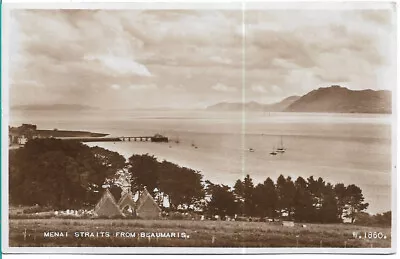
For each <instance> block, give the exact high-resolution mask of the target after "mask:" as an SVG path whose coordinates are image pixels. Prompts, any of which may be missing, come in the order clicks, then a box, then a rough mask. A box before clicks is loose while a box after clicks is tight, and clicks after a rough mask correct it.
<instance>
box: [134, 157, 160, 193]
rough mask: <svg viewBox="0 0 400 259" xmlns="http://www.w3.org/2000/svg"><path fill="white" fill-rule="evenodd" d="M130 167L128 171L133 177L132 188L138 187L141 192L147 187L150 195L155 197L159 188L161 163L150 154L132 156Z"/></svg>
mask: <svg viewBox="0 0 400 259" xmlns="http://www.w3.org/2000/svg"><path fill="white" fill-rule="evenodd" d="M128 166H129V167H128V171H129V172H130V173H131V175H132V186H137V188H138V189H139V191H140V190H142V189H143V188H144V187H146V188H147V190H148V191H149V193H150V194H151V195H152V196H154V189H155V188H157V187H158V183H159V162H158V161H157V159H156V158H155V157H154V156H150V155H148V154H144V155H132V156H131V157H130V158H129V160H128ZM132 189H133V188H132ZM133 191H135V190H133Z"/></svg>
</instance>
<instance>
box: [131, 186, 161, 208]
mask: <svg viewBox="0 0 400 259" xmlns="http://www.w3.org/2000/svg"><path fill="white" fill-rule="evenodd" d="M145 204H149V205H150V206H151V207H153V208H154V211H155V212H157V213H159V212H161V209H160V207H159V206H158V204H157V202H156V201H155V200H154V199H153V197H152V196H151V195H150V193H149V192H148V191H147V188H146V187H144V190H143V192H142V194H141V195H140V197H139V199H138V201H137V203H136V210H137V211H138V212H140V210H141V209H142V207H143V206H144V205H145Z"/></svg>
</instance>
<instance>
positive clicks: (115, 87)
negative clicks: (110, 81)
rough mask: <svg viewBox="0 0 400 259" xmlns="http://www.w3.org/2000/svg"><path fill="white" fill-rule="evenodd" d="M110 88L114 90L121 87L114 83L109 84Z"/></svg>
mask: <svg viewBox="0 0 400 259" xmlns="http://www.w3.org/2000/svg"><path fill="white" fill-rule="evenodd" d="M111 88H112V89H114V90H119V89H120V88H121V86H120V85H117V84H114V85H111Z"/></svg>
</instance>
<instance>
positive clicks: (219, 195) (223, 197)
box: [207, 181, 238, 217]
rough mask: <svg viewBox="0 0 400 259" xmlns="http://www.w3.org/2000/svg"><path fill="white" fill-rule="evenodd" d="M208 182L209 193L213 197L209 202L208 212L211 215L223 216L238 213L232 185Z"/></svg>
mask: <svg viewBox="0 0 400 259" xmlns="http://www.w3.org/2000/svg"><path fill="white" fill-rule="evenodd" d="M207 183H208V188H207V193H208V194H210V195H211V199H210V201H209V202H208V204H207V212H208V213H209V214H211V215H219V216H221V217H225V216H234V215H235V214H236V213H237V209H238V206H237V205H238V204H237V202H236V201H235V195H234V193H233V192H232V191H231V189H230V187H229V186H227V185H221V184H212V183H211V182H209V181H208V182H207Z"/></svg>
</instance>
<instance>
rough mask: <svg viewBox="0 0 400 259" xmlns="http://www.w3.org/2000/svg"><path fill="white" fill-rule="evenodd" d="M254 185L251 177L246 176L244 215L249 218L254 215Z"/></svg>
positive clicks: (244, 183) (244, 184) (244, 182)
mask: <svg viewBox="0 0 400 259" xmlns="http://www.w3.org/2000/svg"><path fill="white" fill-rule="evenodd" d="M253 193H254V184H253V180H252V179H251V177H250V175H246V177H245V178H244V181H243V198H244V203H243V205H244V214H245V215H248V216H253V215H254V202H253Z"/></svg>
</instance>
